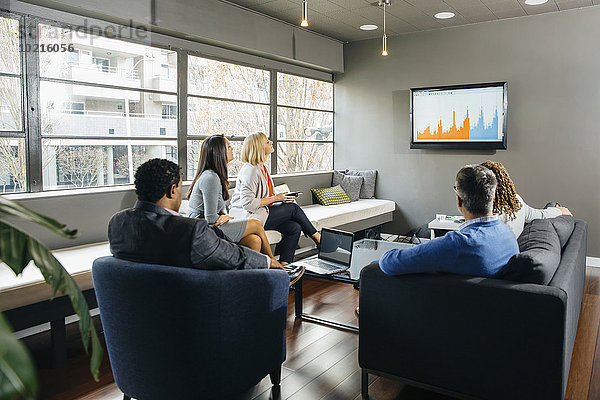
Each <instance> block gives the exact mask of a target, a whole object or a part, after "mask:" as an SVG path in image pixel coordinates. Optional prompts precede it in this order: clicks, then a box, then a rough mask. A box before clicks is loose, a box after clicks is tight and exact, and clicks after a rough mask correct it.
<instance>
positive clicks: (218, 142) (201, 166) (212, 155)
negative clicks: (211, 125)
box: [187, 135, 229, 200]
mask: <svg viewBox="0 0 600 400" xmlns="http://www.w3.org/2000/svg"><path fill="white" fill-rule="evenodd" d="M206 170H211V171H214V172H215V173H216V174H217V175H218V176H219V180H220V181H221V188H222V189H223V199H224V200H227V199H229V175H228V173H227V139H225V136H223V135H212V136H209V137H208V138H206V139H205V140H204V142H202V147H201V148H200V157H199V158H198V169H197V170H196V175H195V176H194V180H193V181H192V184H191V185H190V188H189V190H188V192H187V197H188V199H189V198H190V196H191V195H192V190H193V189H194V185H195V184H196V182H197V181H198V178H200V175H202V173H203V172H204V171H206Z"/></svg>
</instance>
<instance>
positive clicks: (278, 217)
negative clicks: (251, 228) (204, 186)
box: [229, 132, 321, 264]
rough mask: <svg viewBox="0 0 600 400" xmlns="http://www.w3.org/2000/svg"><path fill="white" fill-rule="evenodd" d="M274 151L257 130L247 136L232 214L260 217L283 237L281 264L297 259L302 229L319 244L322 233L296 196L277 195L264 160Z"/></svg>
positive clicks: (233, 199) (280, 245)
mask: <svg viewBox="0 0 600 400" xmlns="http://www.w3.org/2000/svg"><path fill="white" fill-rule="evenodd" d="M272 152H273V142H271V141H270V140H269V139H268V138H267V136H266V135H265V134H264V133H262V132H259V133H254V134H252V135H250V136H248V137H247V138H246V139H245V140H244V146H243V148H242V161H243V162H244V165H242V168H241V169H240V172H239V173H238V177H237V180H236V184H235V191H234V193H233V196H231V203H230V209H229V214H230V215H231V216H233V217H234V218H239V219H248V218H256V219H258V220H260V221H261V222H262V223H263V224H264V226H265V230H268V229H273V230H276V231H278V232H280V233H281V234H282V235H283V237H282V239H281V241H280V242H279V243H278V244H277V249H278V250H279V252H280V256H279V261H280V262H281V264H288V263H291V262H292V261H293V260H294V252H295V251H296V247H297V246H298V240H299V239H300V232H304V234H305V235H307V236H310V237H311V239H312V240H313V241H314V242H315V243H316V244H317V245H319V244H320V242H321V235H320V234H319V232H317V230H316V229H315V227H314V226H313V225H312V224H311V222H310V221H309V220H308V218H307V217H306V214H304V211H302V208H300V207H299V206H298V204H296V203H293V202H291V201H292V200H294V199H295V197H291V196H286V195H285V194H284V193H282V194H278V195H275V193H274V191H273V188H274V185H273V180H272V179H271V175H270V174H269V171H268V169H267V168H266V167H265V165H264V162H265V160H266V159H267V157H268V156H269V154H271V153H272Z"/></svg>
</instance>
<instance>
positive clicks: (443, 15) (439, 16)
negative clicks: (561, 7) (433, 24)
mask: <svg viewBox="0 0 600 400" xmlns="http://www.w3.org/2000/svg"><path fill="white" fill-rule="evenodd" d="M527 1H529V0H527ZM545 1H548V0H545ZM434 17H436V18H437V19H448V18H452V17H454V13H453V12H450V11H444V12H439V13H437V14H435V15H434Z"/></svg>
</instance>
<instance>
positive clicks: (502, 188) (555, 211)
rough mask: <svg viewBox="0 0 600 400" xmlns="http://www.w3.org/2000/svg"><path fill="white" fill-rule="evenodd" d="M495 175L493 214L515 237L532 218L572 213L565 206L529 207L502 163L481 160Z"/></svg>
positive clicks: (553, 216)
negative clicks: (539, 208) (541, 208)
mask: <svg viewBox="0 0 600 400" xmlns="http://www.w3.org/2000/svg"><path fill="white" fill-rule="evenodd" d="M481 165H483V166H484V167H486V168H489V169H490V170H492V172H493V173H494V175H496V180H497V181H498V186H497V187H496V197H495V198H494V214H498V217H499V218H500V220H501V221H503V222H504V223H505V224H507V225H508V227H509V228H510V229H511V230H512V231H513V233H514V234H515V236H516V237H519V235H520V234H521V232H523V226H524V225H525V224H526V223H528V222H531V221H533V220H534V219H544V218H555V217H558V216H559V215H573V214H571V212H570V211H569V209H568V208H566V207H548V208H545V209H543V210H538V209H537V208H533V207H529V206H528V205H527V204H526V203H525V202H524V201H523V199H522V198H521V196H519V195H518V194H517V191H516V189H515V185H514V183H513V181H512V179H510V175H509V174H508V171H507V170H506V168H504V165H502V164H501V163H499V162H495V161H490V160H488V161H485V162H482V163H481Z"/></svg>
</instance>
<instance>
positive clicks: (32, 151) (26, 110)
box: [0, 10, 335, 196]
mask: <svg viewBox="0 0 600 400" xmlns="http://www.w3.org/2000/svg"><path fill="white" fill-rule="evenodd" d="M71 15H73V16H75V15H74V14H69V16H68V17H67V18H69V17H70V16H71ZM0 16H2V17H6V18H12V19H16V20H18V21H19V30H20V32H19V33H20V38H19V43H20V46H21V54H20V63H21V71H20V74H12V73H0V76H12V77H18V78H20V79H21V86H20V87H21V101H22V107H23V108H22V115H21V128H22V129H21V131H1V132H0V137H3V138H15V139H24V141H25V149H26V154H25V160H26V162H25V164H26V171H25V176H26V187H25V189H24V190H23V191H22V192H6V193H0V196H2V195H9V194H21V195H27V194H30V193H39V192H60V191H63V192H65V194H69V193H68V192H69V191H77V192H79V191H80V190H84V191H85V190H90V191H99V192H102V191H111V190H114V188H115V187H125V186H131V183H125V184H114V185H107V186H99V187H98V186H90V187H83V188H68V189H67V188H52V189H50V188H48V189H44V188H43V182H42V177H43V171H42V140H43V139H72V138H73V136H70V135H51V136H50V135H46V136H43V135H42V132H41V107H40V86H41V83H42V82H52V83H58V84H67V85H81V86H86V87H98V88H108V89H117V90H130V91H134V92H138V93H148V94H158V95H169V96H175V97H176V99H177V100H176V105H177V137H176V138H173V137H165V136H161V135H158V136H156V137H154V136H153V137H152V138H149V137H137V136H121V135H119V136H115V135H114V134H112V135H110V136H108V137H104V136H86V137H82V139H89V140H104V139H107V140H109V141H114V140H128V141H131V144H132V145H136V144H135V143H136V141H138V140H139V141H143V140H152V141H157V142H158V141H165V142H173V141H174V140H175V141H176V142H177V153H178V163H179V165H181V166H182V168H183V167H185V168H183V174H182V175H183V178H184V180H187V181H189V180H190V179H191V178H192V177H191V176H188V174H187V142H188V140H204V139H206V138H207V137H208V135H188V132H187V117H188V110H187V107H188V97H194V98H203V99H208V100H222V101H230V102H238V103H247V104H258V105H266V106H269V132H268V136H269V138H270V139H271V140H272V141H273V147H274V150H275V151H274V153H273V155H272V156H271V173H272V175H276V174H278V168H277V159H278V157H277V152H278V142H296V143H301V142H309V143H310V142H317V143H332V144H333V150H332V157H333V160H334V162H335V141H334V140H327V141H323V140H320V141H316V140H312V141H311V140H285V139H284V140H279V139H278V137H277V108H278V107H289V108H299V109H303V108H301V107H292V106H283V105H278V104H277V89H278V88H277V74H278V73H283V74H288V75H294V76H298V77H302V78H308V79H313V80H317V81H323V82H327V83H332V84H334V82H333V79H332V80H328V79H319V78H315V77H313V76H310V75H304V74H302V73H295V72H289V71H288V70H286V69H285V63H282V66H281V67H273V66H267V65H261V64H260V60H261V58H260V57H256V59H257V60H258V63H253V62H242V61H237V60H235V59H232V58H228V57H221V56H215V55H213V54H210V51H208V52H206V53H205V52H204V51H201V50H193V49H192V48H194V47H198V44H197V43H195V42H192V41H189V40H184V41H183V43H184V46H180V45H179V46H180V47H179V46H178V47H173V46H172V45H171V44H167V42H169V41H170V40H171V39H172V40H173V42H176V43H177V42H180V40H179V39H178V38H176V37H171V36H168V35H166V36H165V35H161V39H160V40H158V41H154V40H153V41H152V42H151V43H150V42H149V40H147V39H139V38H134V37H132V35H130V36H129V37H127V35H123V36H122V37H121V36H118V35H107V34H105V32H104V30H100V31H99V30H98V29H91V28H90V27H88V26H86V25H78V24H73V23H68V22H63V21H60V20H56V19H49V18H45V17H43V16H40V14H37V13H36V15H34V14H31V13H28V12H11V11H5V10H0ZM103 23H104V22H103ZM39 24H45V25H49V26H52V27H56V28H59V29H72V30H77V31H78V32H82V33H85V34H89V35H97V36H100V37H104V38H107V39H114V40H119V41H124V42H128V43H133V44H140V45H145V46H150V47H154V48H156V49H160V50H161V52H175V53H176V57H177V69H176V76H175V79H176V88H177V89H176V91H174V92H169V91H164V90H157V89H149V88H134V87H131V88H129V87H124V86H118V85H107V84H101V83H94V82H82V81H75V80H68V79H61V78H52V77H42V76H41V71H40V54H39V52H38V51H24V50H25V49H27V48H28V47H29V48H37V46H39V30H38V25H39ZM106 24H107V25H108V24H109V22H106ZM112 25H113V26H114V25H117V26H124V25H119V24H112ZM101 26H102V25H101ZM124 27H125V28H129V29H131V31H134V30H135V29H136V28H132V27H126V26H124ZM119 32H121V31H119ZM148 32H149V31H148ZM187 46H189V47H187ZM186 47H187V48H186ZM211 51H212V50H211ZM223 52H224V53H227V54H230V55H231V56H232V57H236V54H240V57H241V58H243V57H244V56H245V55H247V54H246V53H244V52H236V51H233V50H228V49H223ZM89 54H90V55H93V53H92V52H91V51H90V52H89ZM81 55H82V52H81V51H80V52H79V58H81ZM189 56H195V57H201V58H206V59H209V60H214V61H219V62H225V63H229V64H234V65H240V66H244V67H250V68H256V69H260V70H263V71H267V72H269V102H268V103H267V102H256V101H248V100H236V99H229V98H221V97H213V96H203V95H196V94H188V90H187V89H188V87H187V86H188V57H189ZM289 65H290V66H292V67H294V65H293V64H289ZM292 69H293V68H292ZM171 72H172V71H169V78H170V77H171ZM315 72H319V71H318V70H315ZM307 73H308V74H310V71H307ZM333 96H334V98H333V102H334V107H333V110H320V109H311V108H307V109H306V110H308V111H322V112H330V113H332V114H333V117H334V118H333V132H335V90H334V94H333ZM265 133H267V132H265ZM334 135H335V133H334ZM228 139H229V140H232V141H243V140H244V139H245V137H244V136H228ZM165 145H168V143H165ZM334 166H335V164H334ZM311 172H315V171H313V170H307V171H298V172H290V174H302V173H311ZM317 172H318V171H317Z"/></svg>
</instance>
